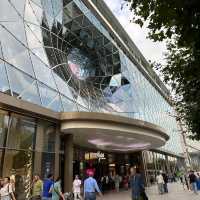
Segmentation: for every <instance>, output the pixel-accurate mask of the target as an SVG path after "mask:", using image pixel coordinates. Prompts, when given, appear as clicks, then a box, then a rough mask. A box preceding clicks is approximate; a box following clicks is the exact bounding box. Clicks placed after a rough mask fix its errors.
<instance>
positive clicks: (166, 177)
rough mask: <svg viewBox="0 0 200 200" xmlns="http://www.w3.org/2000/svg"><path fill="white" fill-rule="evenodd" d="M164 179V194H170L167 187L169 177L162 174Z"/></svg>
mask: <svg viewBox="0 0 200 200" xmlns="http://www.w3.org/2000/svg"><path fill="white" fill-rule="evenodd" d="M162 177H163V180H164V184H163V190H164V193H168V187H167V184H168V176H167V174H166V173H162Z"/></svg>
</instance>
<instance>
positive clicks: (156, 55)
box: [104, 0, 166, 63]
mask: <svg viewBox="0 0 200 200" xmlns="http://www.w3.org/2000/svg"><path fill="white" fill-rule="evenodd" d="M104 1H105V2H106V4H107V5H108V6H109V8H110V9H111V10H112V12H113V13H114V14H115V16H116V17H117V19H118V20H119V22H120V23H121V24H122V26H123V27H124V29H125V30H126V31H127V32H128V34H129V36H130V37H131V38H132V40H133V42H134V43H135V44H136V46H137V47H138V48H139V50H140V51H141V52H142V54H143V55H144V56H145V58H146V59H147V61H149V60H151V61H152V62H154V61H156V62H158V63H165V61H164V52H165V51H166V45H165V43H164V42H156V43H155V42H153V41H151V40H150V39H147V35H148V29H147V28H145V27H143V28H140V26H139V25H137V24H134V23H131V22H130V20H131V16H132V13H131V12H130V11H129V9H128V7H127V6H126V5H124V6H123V9H121V5H122V4H123V2H124V0H104Z"/></svg>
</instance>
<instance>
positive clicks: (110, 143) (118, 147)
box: [61, 112, 169, 152]
mask: <svg viewBox="0 0 200 200" xmlns="http://www.w3.org/2000/svg"><path fill="white" fill-rule="evenodd" d="M61 132H63V134H73V135H74V143H75V144H77V145H79V146H83V147H87V148H94V149H98V150H105V151H116V152H131V151H138V150H144V149H149V148H158V147H160V146H163V145H164V144H165V143H166V141H167V140H168V139H169V136H168V135H167V134H166V133H165V131H164V130H163V129H162V128H160V127H158V126H156V125H154V124H151V123H148V122H145V121H141V120H136V119H130V118H126V117H121V116H116V115H111V114H105V113H94V112H74V113H73V112H72V113H62V114H61Z"/></svg>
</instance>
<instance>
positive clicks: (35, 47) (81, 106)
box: [0, 0, 185, 200]
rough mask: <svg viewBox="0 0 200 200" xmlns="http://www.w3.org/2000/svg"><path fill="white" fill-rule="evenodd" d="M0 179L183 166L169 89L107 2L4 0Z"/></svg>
mask: <svg viewBox="0 0 200 200" xmlns="http://www.w3.org/2000/svg"><path fill="white" fill-rule="evenodd" d="M0 70H1V71H0V91H1V93H0V109H1V110H0V126H1V127H0V160H1V162H0V177H4V176H10V177H12V178H13V179H14V181H15V183H16V195H17V199H19V200H21V199H25V198H26V197H28V196H29V195H30V184H31V179H32V176H33V174H35V173H38V174H40V175H41V177H42V178H45V177H46V176H47V174H49V173H53V174H54V176H55V177H56V176H59V175H60V176H61V177H62V179H63V183H64V189H65V191H70V190H71V188H72V187H71V184H72V179H73V176H74V174H79V175H80V176H81V177H82V178H84V177H85V176H86V171H87V170H88V169H90V168H93V169H96V170H95V177H96V178H97V179H100V178H101V177H102V176H105V175H114V174H120V175H121V176H124V175H127V174H129V170H130V167H138V168H140V169H141V170H142V171H143V172H144V174H145V178H146V183H147V184H148V182H149V179H150V178H152V177H153V178H155V175H156V173H157V172H158V171H160V170H162V171H166V172H167V173H169V174H173V173H175V172H176V171H177V170H180V169H182V168H184V163H185V162H184V159H185V147H184V140H183V138H182V135H181V134H180V127H179V126H178V124H177V122H176V120H175V118H174V117H173V116H174V114H175V113H174V111H173V108H172V105H171V103H170V100H169V96H170V94H169V91H168V90H167V89H166V87H165V86H164V84H163V83H162V82H161V80H160V79H159V77H158V76H157V75H156V73H155V72H154V71H153V69H152V68H151V67H150V65H149V64H148V62H147V61H146V60H145V58H144V56H143V55H142V54H141V52H140V51H139V50H138V48H137V47H136V45H135V44H134V43H133V41H132V40H131V39H130V37H129V36H128V34H127V33H126V32H125V30H124V29H123V28H122V26H121V25H120V23H119V22H118V21H117V19H116V18H115V16H114V15H113V14H112V12H111V11H110V9H109V8H108V7H107V6H106V4H105V3H104V2H103V1H97V0H56V1H49V0H19V1H16V0H1V1H0Z"/></svg>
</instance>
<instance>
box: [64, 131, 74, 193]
mask: <svg viewBox="0 0 200 200" xmlns="http://www.w3.org/2000/svg"><path fill="white" fill-rule="evenodd" d="M64 141H65V151H64V158H65V162H64V167H65V168H64V192H71V191H72V183H73V153H74V151H73V135H70V134H67V135H65V136H64Z"/></svg>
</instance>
